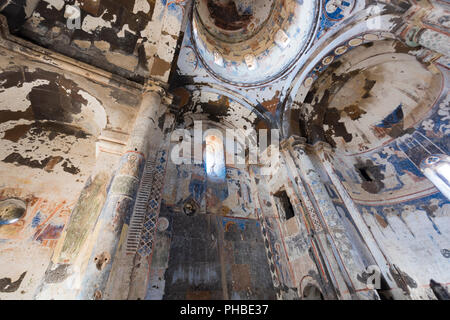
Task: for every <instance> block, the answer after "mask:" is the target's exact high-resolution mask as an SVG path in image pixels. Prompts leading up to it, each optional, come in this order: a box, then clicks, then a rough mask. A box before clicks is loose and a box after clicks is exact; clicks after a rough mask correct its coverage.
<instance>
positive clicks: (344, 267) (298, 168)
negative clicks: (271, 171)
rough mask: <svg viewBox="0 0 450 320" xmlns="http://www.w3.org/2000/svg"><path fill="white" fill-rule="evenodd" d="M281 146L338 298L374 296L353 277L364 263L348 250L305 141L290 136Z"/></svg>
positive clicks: (333, 207)
mask: <svg viewBox="0 0 450 320" xmlns="http://www.w3.org/2000/svg"><path fill="white" fill-rule="evenodd" d="M282 148H283V154H284V156H285V158H286V164H287V166H288V167H289V170H290V171H291V174H292V176H293V178H294V180H295V182H296V184H297V187H298V192H299V193H300V195H301V197H302V198H303V199H304V202H305V203H304V205H305V209H306V211H307V213H308V216H309V223H310V224H311V228H312V229H313V230H314V232H313V238H314V239H315V241H316V243H317V246H318V248H317V249H318V251H319V253H320V255H321V256H322V258H323V264H324V267H325V268H326V269H327V271H328V273H329V275H330V278H331V282H332V283H333V285H334V287H335V288H336V289H337V291H338V294H339V298H340V299H377V298H378V294H377V293H376V291H375V290H371V289H369V288H367V285H366V284H363V283H361V282H359V281H358V280H356V279H357V275H358V274H362V273H363V272H364V271H365V270H366V267H367V266H365V265H364V263H363V259H362V258H361V257H360V256H359V253H358V252H356V250H354V249H352V240H351V239H349V238H348V235H347V233H346V230H345V226H344V225H343V223H342V221H341V218H340V217H339V214H338V212H337V210H336V208H335V206H334V204H333V201H332V200H331V198H330V196H329V195H328V192H327V190H326V188H325V185H324V184H323V182H322V179H321V177H320V174H319V172H318V167H316V165H315V164H314V159H312V156H311V154H310V153H309V151H310V150H308V149H309V148H308V146H307V144H306V140H305V139H304V138H301V137H297V136H292V137H291V138H289V139H287V140H285V141H284V142H283V144H282Z"/></svg>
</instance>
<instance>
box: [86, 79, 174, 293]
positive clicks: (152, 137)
mask: <svg viewBox="0 0 450 320" xmlns="http://www.w3.org/2000/svg"><path fill="white" fill-rule="evenodd" d="M164 97H165V91H164V89H162V87H160V86H159V85H157V84H156V83H151V84H148V85H147V86H146V90H145V92H144V95H143V99H142V103H141V107H140V110H139V112H138V115H137V117H136V121H135V124H134V128H133V131H132V133H131V135H130V138H129V140H128V143H127V146H126V149H125V150H126V151H125V153H124V154H123V155H122V157H121V159H120V162H119V165H118V167H117V169H116V171H115V173H114V175H113V177H112V179H111V183H110V186H109V188H108V194H107V197H106V201H105V204H104V206H103V209H102V211H101V213H100V216H99V218H98V220H97V223H96V227H95V230H94V234H97V235H98V236H97V238H96V239H95V244H94V246H93V249H92V251H91V254H90V258H89V261H88V263H87V267H86V271H85V273H84V275H83V280H82V284H81V292H80V294H79V295H78V298H79V299H102V297H103V292H104V290H105V287H106V283H107V281H108V278H109V275H110V271H111V265H112V260H113V259H114V258H115V255H116V251H117V248H118V244H119V242H120V241H121V239H122V240H123V239H124V238H125V235H124V234H123V233H124V232H126V231H124V230H126V228H123V226H124V224H129V221H130V218H131V214H132V212H133V207H134V203H135V200H136V195H137V191H138V188H139V184H140V180H141V177H142V173H143V169H144V166H145V162H146V160H147V159H148V158H149V157H150V156H151V154H152V153H153V152H155V151H156V150H157V146H158V142H159V141H160V139H161V136H162V130H161V129H160V128H159V126H158V120H159V118H160V117H161V116H162V115H163V114H164V113H165V111H166V109H167V107H166V106H165V105H164V104H163V103H162V99H163V98H164Z"/></svg>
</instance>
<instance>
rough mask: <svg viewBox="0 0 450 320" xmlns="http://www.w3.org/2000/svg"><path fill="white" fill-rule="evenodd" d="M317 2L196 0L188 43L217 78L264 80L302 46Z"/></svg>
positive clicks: (240, 81)
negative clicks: (191, 39) (191, 42)
mask: <svg viewBox="0 0 450 320" xmlns="http://www.w3.org/2000/svg"><path fill="white" fill-rule="evenodd" d="M319 6H320V1H313V0H305V1H294V0H287V1H281V0H246V1H236V0H234V1H228V0H227V1H223V0H197V1H196V2H195V8H194V10H193V22H192V23H193V32H192V36H193V43H194V44H195V46H196V50H197V54H198V56H199V57H200V58H201V59H202V60H203V62H204V64H205V66H206V67H207V68H208V69H209V70H210V71H211V72H212V73H213V74H214V75H215V76H217V77H218V78H220V79H221V80H223V81H227V82H232V83H236V84H242V85H249V84H257V83H262V82H268V81H270V80H271V79H273V78H275V77H277V76H279V75H280V74H282V73H283V72H284V71H286V69H287V68H289V67H290V66H291V65H292V64H293V63H294V62H295V60H296V59H297V58H298V57H299V56H300V55H301V54H302V53H303V52H304V51H305V50H306V49H307V47H308V45H309V43H310V40H311V39H312V36H313V33H314V30H315V26H316V22H317V14H318V11H319ZM294 39H295V41H294ZM274 61H277V63H274Z"/></svg>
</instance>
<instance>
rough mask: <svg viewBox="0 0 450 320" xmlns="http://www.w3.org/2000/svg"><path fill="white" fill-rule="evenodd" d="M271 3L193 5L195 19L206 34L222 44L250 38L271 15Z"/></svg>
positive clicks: (245, 0)
mask: <svg viewBox="0 0 450 320" xmlns="http://www.w3.org/2000/svg"><path fill="white" fill-rule="evenodd" d="M274 3H275V0H241V1H230V0H204V1H197V7H196V9H197V13H198V14H197V17H198V18H199V20H200V21H201V23H202V25H203V26H204V27H205V28H206V30H207V31H208V32H209V33H210V34H211V35H212V36H213V37H215V38H217V39H220V40H222V41H225V42H231V43H235V42H240V41H245V40H247V39H250V38H251V37H253V36H254V35H255V34H256V33H258V31H260V30H261V28H262V27H263V26H264V24H265V23H266V22H267V20H268V19H269V17H270V15H271V14H272V10H273V7H274Z"/></svg>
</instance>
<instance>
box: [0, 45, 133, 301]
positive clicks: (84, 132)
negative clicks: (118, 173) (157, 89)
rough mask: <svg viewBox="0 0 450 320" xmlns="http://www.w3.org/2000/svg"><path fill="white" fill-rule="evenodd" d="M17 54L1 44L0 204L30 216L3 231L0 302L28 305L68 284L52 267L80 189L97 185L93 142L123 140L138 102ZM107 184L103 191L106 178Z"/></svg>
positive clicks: (129, 90) (129, 91) (124, 91)
mask: <svg viewBox="0 0 450 320" xmlns="http://www.w3.org/2000/svg"><path fill="white" fill-rule="evenodd" d="M16 48H18V46H17V44H16V43H13V42H11V41H8V40H5V39H2V46H1V47H0V54H1V56H2V59H1V60H0V115H1V116H0V122H1V123H0V136H1V140H0V143H1V146H2V148H1V151H0V160H1V162H0V176H1V182H0V201H5V200H6V199H11V198H14V199H18V200H20V201H23V203H24V204H25V206H26V211H25V214H24V216H23V217H22V218H21V219H20V220H19V221H18V222H16V223H14V224H10V225H0V260H1V261H2V264H1V266H0V298H1V299H31V298H34V296H35V293H36V290H37V289H38V287H39V285H40V283H41V282H42V281H43V280H44V279H45V281H48V282H58V281H62V280H63V277H64V275H63V274H64V272H62V271H63V270H56V271H55V272H53V273H49V272H48V270H47V267H48V265H49V262H50V259H51V257H52V254H53V250H54V249H55V246H56V245H57V242H58V240H59V239H60V237H61V234H62V232H63V229H64V227H65V225H66V223H67V222H68V220H69V218H70V215H71V212H72V210H73V208H74V205H75V204H76V203H77V200H78V197H79V194H80V191H81V190H82V189H83V187H84V185H85V184H90V183H92V180H91V179H89V176H90V174H91V173H92V171H93V169H94V167H95V166H96V140H97V138H98V137H99V136H101V134H102V132H103V133H104V132H105V131H108V132H113V133H114V134H115V135H116V136H117V137H120V138H122V139H124V141H125V142H126V139H127V136H128V134H129V133H130V130H131V126H132V123H133V122H134V117H135V115H136V111H137V108H138V107H139V104H140V90H139V89H138V88H133V87H126V86H123V87H121V85H118V84H117V83H114V82H111V84H108V82H107V81H106V82H104V83H100V82H98V81H94V80H93V79H92V78H89V77H83V76H80V75H77V74H75V73H72V72H71V71H70V70H64V69H61V68H60V67H56V66H55V65H57V64H58V61H60V62H61V60H58V59H56V58H55V56H52V57H50V55H48V56H46V58H44V59H42V60H41V56H40V55H39V54H37V53H36V52H34V51H33V50H30V49H28V50H27V51H25V52H26V53H25V54H22V53H19V52H17V51H16ZM44 57H45V55H44ZM52 59H53V60H52ZM59 59H61V58H59ZM63 60H64V59H63ZM111 78H112V76H111ZM112 156H113V155H112ZM113 157H114V156H113ZM97 165H98V164H97ZM104 165H105V166H106V163H105V164H104ZM108 169H109V168H108ZM102 183H103V185H102V186H99V188H100V189H101V188H104V189H105V190H106V187H107V183H108V177H106V178H105V179H103V182H102Z"/></svg>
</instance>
